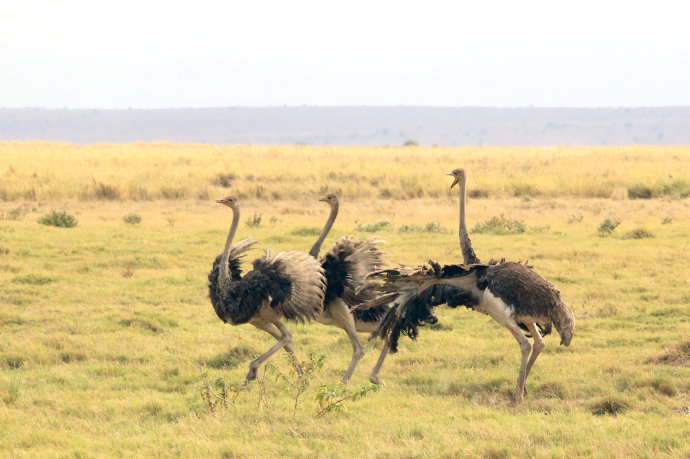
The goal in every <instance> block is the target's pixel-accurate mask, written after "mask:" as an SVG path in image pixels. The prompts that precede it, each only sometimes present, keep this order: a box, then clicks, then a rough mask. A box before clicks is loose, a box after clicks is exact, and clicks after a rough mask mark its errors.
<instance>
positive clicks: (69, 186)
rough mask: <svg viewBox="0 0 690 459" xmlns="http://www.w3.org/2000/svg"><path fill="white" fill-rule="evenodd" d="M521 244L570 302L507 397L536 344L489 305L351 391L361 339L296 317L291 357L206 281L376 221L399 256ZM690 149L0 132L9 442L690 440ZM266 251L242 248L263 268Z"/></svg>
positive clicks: (655, 443)
mask: <svg viewBox="0 0 690 459" xmlns="http://www.w3.org/2000/svg"><path fill="white" fill-rule="evenodd" d="M458 167H462V168H464V169H465V170H466V171H467V175H468V189H467V193H468V203H467V221H468V227H469V230H470V235H471V238H472V243H473V246H474V248H475V250H476V252H477V255H478V256H479V257H480V258H481V259H482V260H485V261H488V260H489V259H490V258H492V257H493V258H502V257H505V258H506V259H508V260H515V261H517V260H523V261H524V260H529V263H530V264H531V265H533V266H534V269H535V270H536V271H537V272H538V273H539V274H541V275H542V276H543V277H545V278H547V279H549V280H550V281H551V282H553V283H554V284H555V285H556V286H557V287H558V288H559V290H560V291H561V295H562V297H563V299H564V301H565V302H566V304H567V305H568V306H569V307H570V308H571V309H572V311H573V312H574V314H575V316H576V320H577V323H576V330H575V337H574V339H573V341H572V344H571V345H570V346H569V347H567V348H566V347H562V346H559V345H558V341H559V340H558V336H557V335H554V336H548V337H546V348H545V350H544V351H543V352H542V354H541V355H540V357H539V359H538V360H537V362H536V364H535V365H534V368H533V369H532V372H531V374H530V376H529V379H528V380H527V390H528V393H527V395H526V397H525V401H524V402H523V403H522V404H521V405H514V404H513V403H512V402H511V395H512V391H513V390H514V388H515V381H516V379H517V374H518V369H519V364H520V356H521V354H520V349H519V346H518V344H517V342H516V341H515V339H514V338H513V337H512V335H511V334H510V333H509V332H508V331H507V330H506V329H505V328H503V327H501V326H500V325H498V324H496V323H495V322H494V321H492V320H491V319H490V318H489V317H488V316H485V315H482V314H479V313H477V312H475V311H471V310H468V309H465V308H458V309H450V308H448V307H446V306H441V307H439V308H438V309H437V314H438V316H439V323H437V324H435V325H433V326H426V327H423V328H422V329H421V331H420V335H419V338H418V339H417V340H416V341H411V340H410V339H408V338H407V337H401V339H400V349H399V352H398V353H397V354H394V355H391V356H389V358H388V359H387V361H386V363H385V365H384V367H383V370H382V372H381V376H382V379H383V380H384V381H385V384H384V385H383V386H380V387H377V386H372V385H371V383H369V380H368V375H369V373H370V372H371V369H372V368H373V366H374V364H375V362H376V359H377V357H378V353H379V350H380V348H381V343H380V342H379V341H376V340H372V341H369V340H368V337H367V336H366V335H361V338H362V340H363V341H364V342H365V346H366V348H367V354H366V355H365V357H364V359H363V360H362V361H361V363H360V365H359V367H358V369H357V371H356V372H355V374H354V376H353V378H352V380H351V381H350V385H349V386H348V387H347V388H345V387H343V386H341V385H340V383H339V381H340V379H341V378H342V376H343V374H344V372H345V370H346V368H347V365H348V363H349V361H350V358H351V355H352V347H351V345H350V342H349V340H348V339H347V336H346V334H345V333H344V332H343V331H342V330H339V329H336V328H333V327H326V326H324V325H321V324H317V323H307V324H293V323H289V324H288V328H289V329H290V331H291V333H292V335H293V342H294V346H295V349H296V353H297V357H298V359H299V360H300V361H301V362H302V364H303V367H304V368H308V369H309V370H310V371H308V372H306V374H305V375H304V376H302V377H300V376H298V375H297V373H296V371H295V370H294V368H293V367H292V365H291V364H290V362H289V360H288V359H287V358H286V354H285V353H283V352H281V353H277V354H275V355H274V356H273V358H272V359H271V360H270V364H269V365H268V366H267V367H266V368H262V369H261V370H260V371H259V377H258V379H257V380H256V381H253V382H252V383H250V384H249V385H247V386H244V385H243V384H242V383H243V381H244V376H245V375H246V373H247V370H248V365H249V362H250V361H251V360H253V359H254V358H256V357H257V356H259V355H260V354H262V353H263V352H265V351H266V350H267V349H268V348H269V347H270V346H272V345H273V344H274V340H273V338H271V337H270V336H268V335H267V334H266V333H264V332H261V331H258V330H256V329H254V327H252V326H251V325H243V326H237V327H232V326H229V325H225V324H223V323H222V322H221V321H220V320H219V319H218V318H217V317H216V315H215V312H214V311H213V308H212V306H211V303H210V301H209V299H208V298H207V283H208V281H207V275H208V272H209V271H210V269H211V264H212V262H213V260H214V258H215V256H216V255H217V254H219V253H220V252H221V251H222V249H223V244H224V242H225V237H226V235H227V231H228V229H229V226H230V223H231V219H232V215H231V212H230V210H229V209H228V208H226V207H224V206H221V205H218V204H216V202H215V200H216V199H219V198H222V197H224V196H227V195H234V196H236V197H238V198H239V200H240V206H241V209H242V219H241V223H240V227H239V230H238V234H237V238H236V239H237V240H240V239H243V238H246V237H253V238H256V239H258V240H259V241H260V242H261V244H260V249H265V248H270V249H272V250H274V251H280V250H302V251H308V250H309V248H310V247H311V245H312V244H313V242H314V240H315V239H316V237H317V235H318V233H319V231H320V230H321V227H322V226H323V224H324V223H325V221H326V218H327V216H328V208H327V206H325V205H324V204H323V203H321V202H319V201H318V198H319V197H320V196H321V195H323V194H325V193H328V192H334V193H337V194H338V195H339V196H340V200H341V212H340V215H339V217H338V220H337V221H336V222H335V225H334V227H333V230H332V232H331V234H330V235H329V236H328V238H327V240H326V243H325V244H324V249H323V251H322V253H323V252H324V251H325V250H327V249H328V247H329V246H330V244H332V243H333V242H334V241H335V240H337V239H338V238H339V237H341V236H344V235H348V234H349V235H353V236H357V237H359V238H361V239H365V238H369V237H371V236H375V235H376V236H381V237H382V238H383V239H385V241H386V244H385V246H384V249H385V250H386V252H387V262H388V264H389V265H390V266H395V265H397V264H399V263H402V264H406V265H418V264H421V263H424V262H426V261H427V260H428V259H430V258H431V259H435V260H438V261H440V262H442V263H458V262H460V261H461V260H462V254H461V252H460V247H459V243H458V237H457V225H458V221H457V219H458V214H457V212H458V207H457V198H458V197H457V189H453V190H450V189H449V186H450V183H451V181H452V179H451V178H450V177H448V176H446V175H445V174H446V173H448V172H450V171H451V170H453V169H455V168H458ZM689 197H690V147H625V148H603V147H602V148H598V147H587V148H584V147H583V148H566V147H561V148H488V147H487V148H444V147H418V146H415V147H389V148H385V147H381V148H371V147H361V148H358V147H313V146H286V147H277V146H274V147H269V146H212V145H173V144H132V145H110V144H103V145H93V146H76V145H70V144H64V143H43V142H41V143H38V142H26V143H0V457H12V458H15V457H17V458H21V457H178V456H181V457H430V458H432V457H433V458H436V457H468V456H469V457H489V458H498V457H592V456H593V457H688V456H690V440H688V439H690V256H688V254H689V253H690V200H689V199H688V198H689ZM261 253H262V252H261V250H255V251H253V252H251V253H250V257H248V258H249V259H248V260H247V261H246V263H245V264H246V267H247V268H250V262H251V260H252V255H255V256H259V255H260V254H261Z"/></svg>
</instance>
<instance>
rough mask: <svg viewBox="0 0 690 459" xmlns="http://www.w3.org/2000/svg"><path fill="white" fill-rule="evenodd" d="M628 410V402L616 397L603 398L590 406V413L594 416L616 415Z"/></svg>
mask: <svg viewBox="0 0 690 459" xmlns="http://www.w3.org/2000/svg"><path fill="white" fill-rule="evenodd" d="M628 409H630V402H629V401H628V400H626V399H625V398H623V397H620V396H618V395H609V396H607V397H603V398H601V399H599V400H597V401H595V402H594V403H592V404H591V405H590V411H591V412H592V414H593V415H595V416H603V415H607V414H608V415H617V414H621V413H624V412H626V411H627V410H628Z"/></svg>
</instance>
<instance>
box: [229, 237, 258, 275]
mask: <svg viewBox="0 0 690 459" xmlns="http://www.w3.org/2000/svg"><path fill="white" fill-rule="evenodd" d="M258 243H259V241H257V240H256V239H252V238H248V239H244V240H242V241H240V242H238V243H237V244H234V245H233V246H232V247H230V256H229V257H228V269H229V270H230V278H231V279H233V280H239V278H240V277H241V276H242V268H240V263H241V262H242V258H244V257H245V256H246V255H247V253H246V252H247V251H248V250H249V249H251V248H252V246H254V245H256V244H258Z"/></svg>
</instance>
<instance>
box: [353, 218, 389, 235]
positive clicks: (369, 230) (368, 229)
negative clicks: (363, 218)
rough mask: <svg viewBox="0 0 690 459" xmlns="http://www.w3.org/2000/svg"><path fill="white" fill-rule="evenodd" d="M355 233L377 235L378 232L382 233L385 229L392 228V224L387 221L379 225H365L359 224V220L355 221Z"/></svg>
mask: <svg viewBox="0 0 690 459" xmlns="http://www.w3.org/2000/svg"><path fill="white" fill-rule="evenodd" d="M355 225H357V226H356V227H355V231H362V232H364V233H375V232H377V231H381V230H382V229H384V228H390V227H391V223H390V222H388V221H385V220H382V221H380V222H377V223H370V224H368V225H363V224H361V223H359V222H358V221H357V220H355Z"/></svg>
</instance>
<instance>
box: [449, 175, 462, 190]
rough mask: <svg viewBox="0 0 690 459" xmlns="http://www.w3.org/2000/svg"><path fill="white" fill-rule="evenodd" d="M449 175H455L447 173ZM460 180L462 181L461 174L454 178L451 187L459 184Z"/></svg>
mask: <svg viewBox="0 0 690 459" xmlns="http://www.w3.org/2000/svg"><path fill="white" fill-rule="evenodd" d="M447 175H453V174H447ZM459 181H460V176H457V177H455V180H453V184H452V185H451V186H450V187H451V188H453V187H454V186H455V185H457V184H458V182H459Z"/></svg>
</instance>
